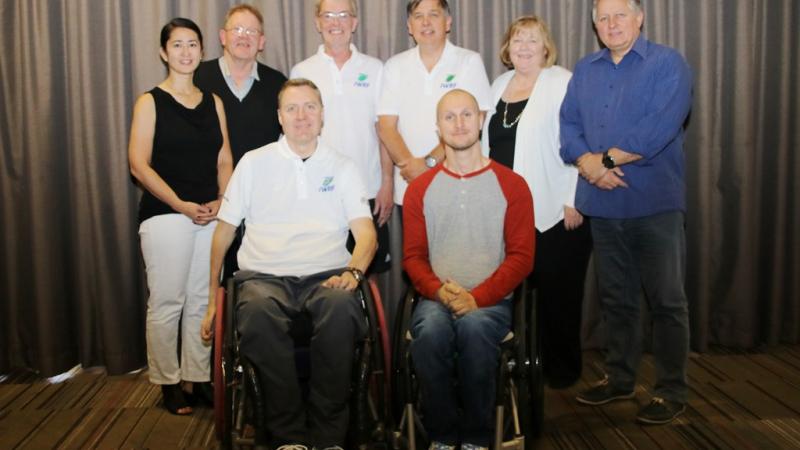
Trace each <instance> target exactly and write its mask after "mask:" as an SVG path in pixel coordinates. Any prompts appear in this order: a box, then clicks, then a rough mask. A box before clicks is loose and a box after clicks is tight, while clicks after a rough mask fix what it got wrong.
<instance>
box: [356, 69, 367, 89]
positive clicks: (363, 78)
mask: <svg viewBox="0 0 800 450" xmlns="http://www.w3.org/2000/svg"><path fill="white" fill-rule="evenodd" d="M367 78H369V75H367V74H365V73H359V74H358V79H356V82H355V83H353V86H355V87H362V88H366V87H369V81H367Z"/></svg>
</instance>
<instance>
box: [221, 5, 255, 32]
mask: <svg viewBox="0 0 800 450" xmlns="http://www.w3.org/2000/svg"><path fill="white" fill-rule="evenodd" d="M240 12H249V13H250V14H252V15H254V16H256V19H258V23H259V24H260V25H261V31H262V32H263V31H264V16H262V15H261V11H259V10H258V8H256V7H255V6H253V5H248V4H247V3H242V4H240V5H234V6H232V7H231V9H229V10H228V12H227V14H225V23H224V24H223V25H222V26H223V27H227V26H228V21H229V20H231V17H233V15H234V14H236V13H240Z"/></svg>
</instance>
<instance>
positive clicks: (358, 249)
mask: <svg viewBox="0 0 800 450" xmlns="http://www.w3.org/2000/svg"><path fill="white" fill-rule="evenodd" d="M350 231H351V232H352V233H353V237H354V238H355V241H356V246H355V248H353V256H352V257H351V258H350V262H349V263H347V267H353V268H355V269H358V270H360V271H361V272H366V271H367V268H368V267H369V263H370V262H372V257H373V256H375V251H376V250H377V249H378V240H377V235H376V233H375V226H374V225H373V224H372V219H370V218H368V217H360V218H358V219H353V220H351V221H350ZM322 285H323V286H325V287H330V288H335V289H345V290H348V291H352V290H353V289H355V288H356V287H357V286H358V282H357V281H356V279H355V278H354V277H353V274H352V273H350V272H349V271H345V272H343V273H342V274H341V275H334V276H332V277H330V278H328V279H327V280H325V282H324V283H322Z"/></svg>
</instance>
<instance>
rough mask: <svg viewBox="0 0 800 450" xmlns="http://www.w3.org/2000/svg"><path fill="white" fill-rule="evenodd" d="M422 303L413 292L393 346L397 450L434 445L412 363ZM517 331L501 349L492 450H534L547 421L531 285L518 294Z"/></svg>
mask: <svg viewBox="0 0 800 450" xmlns="http://www.w3.org/2000/svg"><path fill="white" fill-rule="evenodd" d="M419 301H420V299H419V297H418V295H417V293H416V292H415V291H414V289H413V288H411V289H409V292H408V294H407V295H406V297H405V299H404V301H403V303H402V304H401V305H399V306H400V308H399V317H398V319H397V322H396V323H395V333H394V341H393V350H394V353H393V356H392V359H393V364H392V367H393V374H392V377H393V378H394V379H395V383H394V385H393V387H392V400H393V402H392V403H393V414H394V417H399V418H400V420H399V422H398V423H397V426H396V428H395V429H394V430H393V432H392V447H393V448H395V449H408V450H416V449H427V448H428V445H429V444H430V442H429V439H428V436H427V433H426V431H425V427H424V425H423V421H422V417H421V415H420V414H419V412H418V411H421V408H420V405H421V401H422V400H423V399H422V398H421V394H420V389H419V385H418V382H417V379H416V376H415V374H414V367H413V364H412V361H411V352H410V344H411V340H412V337H411V331H410V326H411V313H412V311H413V309H414V306H415V305H416V304H417V303H418V302H419ZM513 301H514V303H513V318H512V328H511V331H510V332H509V333H508V334H507V335H506V337H505V339H504V340H503V342H502V343H501V344H500V360H499V361H498V365H497V383H496V386H497V392H496V396H495V410H494V420H495V432H494V433H495V435H494V443H493V446H492V448H493V449H494V450H501V449H519V450H530V449H532V448H534V438H535V437H537V436H539V434H540V433H541V429H542V422H543V418H544V374H543V371H542V358H541V347H540V344H539V342H540V336H539V331H538V330H539V327H537V326H536V323H537V319H538V317H537V308H536V299H535V297H534V296H533V295H532V293H531V291H530V289H529V287H528V282H527V281H525V282H523V283H522V285H520V286H519V287H518V288H517V289H516V290H515V292H514V300H513Z"/></svg>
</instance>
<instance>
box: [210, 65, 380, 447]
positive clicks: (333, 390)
mask: <svg viewBox="0 0 800 450" xmlns="http://www.w3.org/2000/svg"><path fill="white" fill-rule="evenodd" d="M322 108H323V106H322V99H321V96H320V93H319V90H318V89H317V87H316V86H315V85H314V84H313V83H312V82H310V81H308V80H304V79H295V80H289V81H287V82H286V84H284V86H283V88H282V89H281V91H280V94H279V96H278V117H279V120H280V123H281V125H282V127H283V132H284V136H283V137H281V139H280V140H279V141H277V142H275V143H272V144H269V145H267V146H264V147H262V148H259V149H256V150H253V151H250V152H248V153H247V154H245V155H244V157H242V159H241V161H240V162H239V164H238V165H237V166H236V170H235V172H234V174H233V176H232V177H231V180H230V182H229V184H228V188H227V190H226V192H225V195H224V197H223V201H222V206H221V207H220V210H219V214H218V216H217V217H218V219H219V224H218V227H217V230H216V232H215V234H214V240H213V244H212V251H211V277H210V278H211V280H210V289H211V290H210V291H209V292H211V293H214V292H216V291H217V288H218V286H219V275H220V270H221V266H222V261H223V257H224V255H225V252H226V251H227V249H228V247H229V246H230V243H231V241H232V240H233V237H234V234H235V230H236V227H237V226H238V225H239V223H240V222H241V221H242V220H244V221H245V225H246V231H245V235H244V239H243V241H242V246H241V248H240V250H239V252H238V260H239V267H240V271H239V272H237V273H236V274H235V279H236V281H237V283H240V287H239V296H238V301H237V303H236V311H235V314H236V323H237V329H238V332H239V333H240V336H241V340H240V343H239V350H240V354H241V355H242V356H243V357H244V358H246V359H247V360H248V361H250V363H251V364H252V365H253V366H254V367H255V368H256V369H257V371H258V374H259V378H260V380H261V385H262V390H263V392H264V396H265V398H266V399H267V401H266V402H265V403H266V412H265V421H266V423H265V424H261V425H264V426H265V429H266V431H267V433H268V435H269V436H270V437H269V440H270V442H268V443H264V442H256V444H260V445H263V444H268V445H269V446H270V447H271V448H277V449H293V450H294V449H306V448H309V447H310V446H313V447H314V448H318V449H336V448H341V447H342V446H343V445H344V439H345V434H346V430H347V422H348V407H347V400H348V392H349V387H350V380H351V368H352V360H353V354H354V351H355V346H356V342H357V341H358V340H359V339H360V338H361V337H362V336H363V335H364V333H365V331H366V324H365V322H364V316H363V314H362V312H361V310H360V307H359V304H358V303H357V302H356V299H355V296H354V295H353V292H352V291H353V290H354V289H355V288H356V287H357V285H358V283H359V281H361V278H362V277H363V271H365V270H366V268H367V266H368V265H369V263H370V261H371V260H372V257H373V255H374V253H375V248H376V237H375V229H374V227H373V225H372V218H371V215H370V208H369V203H368V200H367V199H368V196H367V192H366V189H365V187H364V184H363V183H362V181H361V179H360V177H359V175H358V170H357V169H356V166H355V164H354V163H353V162H352V161H350V160H348V159H347V158H345V157H343V156H341V155H339V154H338V153H336V152H335V151H334V150H332V149H330V148H327V147H326V146H324V145H323V144H321V143H319V142H318V139H317V138H318V136H319V134H320V130H321V129H322V117H323V109H322ZM348 230H349V231H351V232H352V233H353V235H354V237H355V241H356V245H355V248H354V249H353V253H352V255H351V254H350V253H349V252H348V251H347V249H346V248H345V243H346V241H347V237H348ZM210 296H211V297H210V298H209V307H208V312H207V314H206V318H205V320H204V321H203V327H202V330H201V333H202V335H203V337H204V338H206V339H208V338H210V337H211V333H212V331H211V330H212V323H213V317H214V314H215V311H214V306H215V302H214V298H213V294H210ZM306 314H307V315H308V316H310V319H311V326H312V329H313V330H312V336H311V344H310V360H311V379H310V381H309V390H308V397H307V401H306V402H304V401H303V396H302V393H301V386H300V384H299V382H298V378H297V373H296V367H295V359H294V341H293V338H292V336H291V333H292V331H293V326H294V325H295V324H296V323H297V322H296V319H297V318H298V317H300V316H301V315H306ZM258 436H259V435H258V434H257V438H258Z"/></svg>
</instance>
